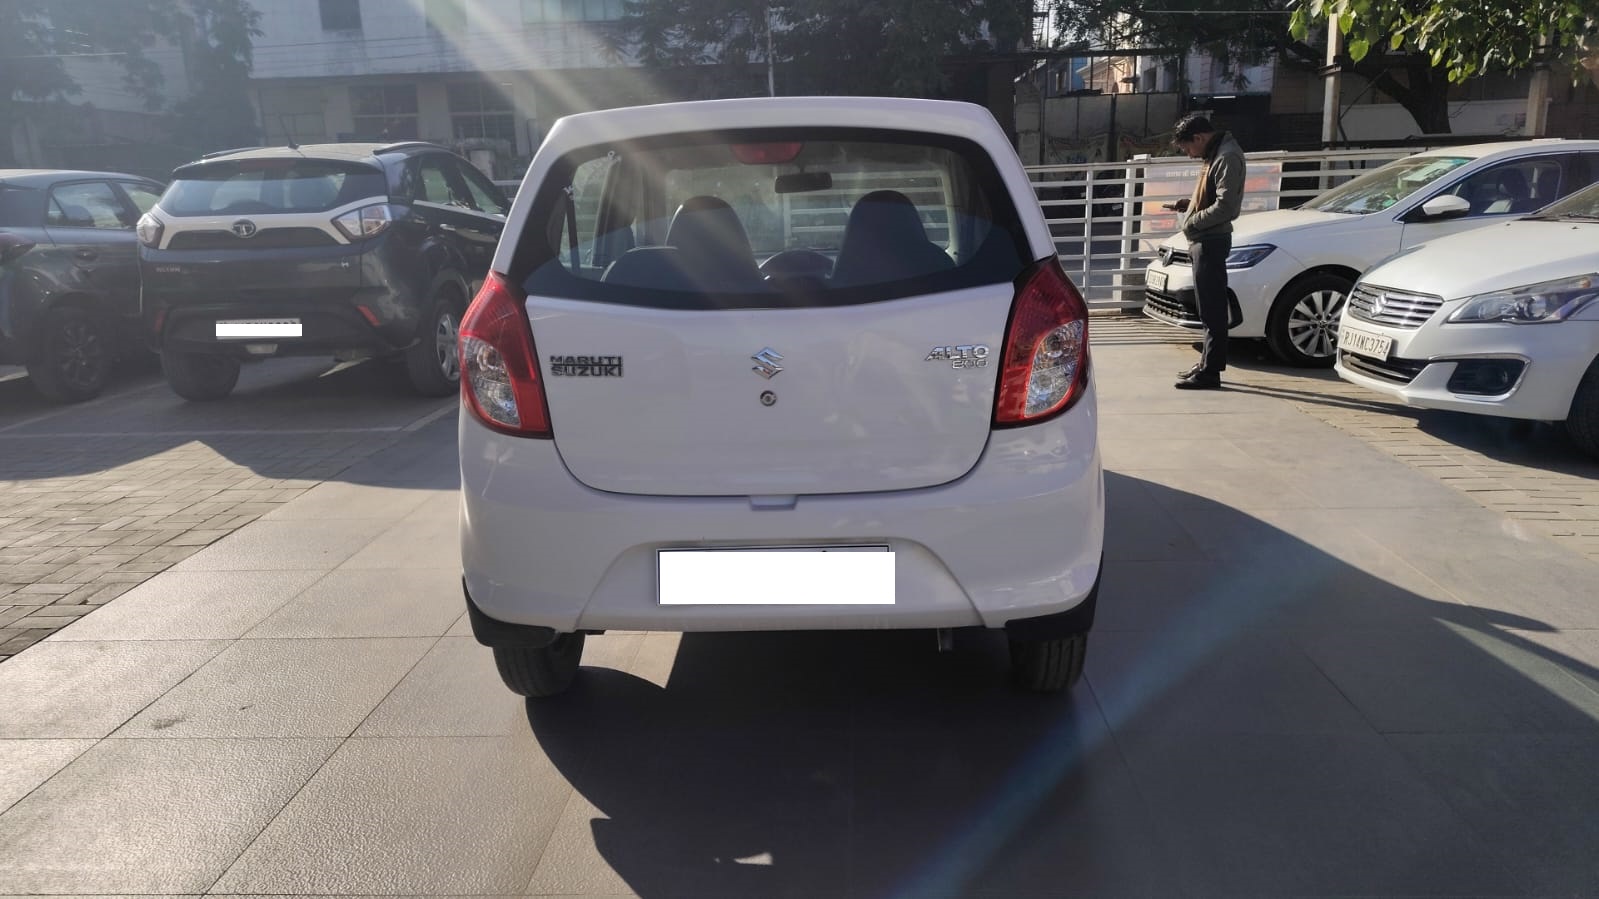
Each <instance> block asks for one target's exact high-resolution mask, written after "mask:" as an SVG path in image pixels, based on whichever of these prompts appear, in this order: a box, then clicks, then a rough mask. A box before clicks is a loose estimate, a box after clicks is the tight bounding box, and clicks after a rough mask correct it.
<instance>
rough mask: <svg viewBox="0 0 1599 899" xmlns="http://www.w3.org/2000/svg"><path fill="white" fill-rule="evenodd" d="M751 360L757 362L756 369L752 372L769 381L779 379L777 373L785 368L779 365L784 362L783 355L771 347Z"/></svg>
mask: <svg viewBox="0 0 1599 899" xmlns="http://www.w3.org/2000/svg"><path fill="white" fill-rule="evenodd" d="M750 358H751V359H754V360H755V367H754V368H752V369H750V371H753V372H755V373H756V374H758V375H760V376H761V377H763V378H765V379H766V380H768V381H770V380H772V379H773V378H775V377H777V373H778V372H780V371H782V370H783V366H781V365H778V364H777V363H779V362H781V361H782V360H783V354H782V353H779V352H778V351H777V350H774V349H772V348H771V347H767V348H766V349H764V350H761V351H760V352H759V353H756V354H755V355H753V356H751V357H750ZM785 383H786V382H785Z"/></svg>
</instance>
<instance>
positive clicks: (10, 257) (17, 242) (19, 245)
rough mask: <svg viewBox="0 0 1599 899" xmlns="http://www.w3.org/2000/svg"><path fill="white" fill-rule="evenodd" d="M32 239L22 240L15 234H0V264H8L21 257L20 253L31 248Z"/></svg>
mask: <svg viewBox="0 0 1599 899" xmlns="http://www.w3.org/2000/svg"><path fill="white" fill-rule="evenodd" d="M33 246H34V244H33V241H31V240H24V239H22V238H20V237H18V236H16V235H15V234H0V265H9V264H10V263H12V262H15V261H16V260H18V259H20V258H22V255H23V254H24V253H26V252H28V251H29V250H31V249H33Z"/></svg>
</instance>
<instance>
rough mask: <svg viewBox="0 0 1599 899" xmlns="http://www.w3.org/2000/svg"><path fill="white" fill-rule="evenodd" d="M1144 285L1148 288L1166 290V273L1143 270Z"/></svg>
mask: <svg viewBox="0 0 1599 899" xmlns="http://www.w3.org/2000/svg"><path fill="white" fill-rule="evenodd" d="M1144 286H1146V287H1148V288H1149V289H1150V290H1159V291H1162V292H1164V291H1165V290H1166V273H1165V272H1145V273H1144Z"/></svg>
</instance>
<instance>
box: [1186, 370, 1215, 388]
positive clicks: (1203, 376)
mask: <svg viewBox="0 0 1599 899" xmlns="http://www.w3.org/2000/svg"><path fill="white" fill-rule="evenodd" d="M1177 389H1178V390H1220V389H1221V375H1218V374H1216V373H1214V372H1203V371H1199V372H1194V373H1193V374H1191V375H1189V376H1188V377H1186V378H1183V379H1182V380H1180V381H1178V382H1177Z"/></svg>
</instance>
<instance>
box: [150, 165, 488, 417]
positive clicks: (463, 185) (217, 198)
mask: <svg viewBox="0 0 1599 899" xmlns="http://www.w3.org/2000/svg"><path fill="white" fill-rule="evenodd" d="M509 210H510V203H509V201H507V200H506V199H505V195H504V194H503V193H501V192H500V190H499V188H497V187H495V186H494V183H493V182H492V181H490V180H489V179H488V178H487V177H485V176H484V175H483V174H482V173H481V172H479V171H478V170H477V169H476V168H474V167H473V166H472V164H471V163H470V162H468V161H466V160H465V159H462V158H461V157H460V156H457V155H455V154H454V153H451V152H450V151H449V150H447V149H445V148H443V147H440V146H437V145H434V144H427V143H419V142H414V141H413V142H407V143H399V144H371V143H348V144H316V145H307V146H303V147H273V148H257V149H250V150H236V151H231V152H227V153H217V154H212V155H210V156H207V157H205V158H204V159H201V160H200V161H198V162H194V163H191V164H189V165H186V166H183V167H181V168H179V169H177V170H176V171H174V172H173V175H172V184H171V185H170V186H169V187H168V188H167V191H166V193H165V194H163V195H162V196H161V200H160V202H159V203H157V204H156V207H155V208H154V209H152V210H150V212H149V213H148V214H146V215H145V216H144V217H143V218H142V219H140V220H139V243H140V250H139V268H140V273H141V275H142V280H143V319H144V328H145V333H146V336H147V337H148V339H149V340H150V341H151V342H152V343H153V344H154V345H155V346H156V348H158V349H159V350H160V352H161V367H162V370H163V371H164V372H165V373H166V377H167V383H169V384H171V385H172V389H173V391H175V392H176V393H177V394H178V395H179V396H182V397H184V398H186V399H191V400H208V399H218V398H221V397H224V396H226V395H227V394H228V393H229V392H230V391H232V390H233V386H234V384H236V383H237V382H238V378H239V364H240V362H241V361H243V360H245V359H249V358H254V357H269V356H308V355H309V356H316V355H332V356H334V357H336V358H339V359H343V360H351V359H359V358H367V357H372V356H379V357H387V358H392V359H394V360H396V361H399V362H401V363H403V364H402V365H401V366H400V368H401V369H402V370H403V371H404V373H405V376H406V378H407V380H408V381H409V382H410V384H411V386H412V387H414V388H415V389H416V390H417V391H418V392H420V393H422V394H424V395H429V396H445V395H448V394H451V393H453V392H455V391H457V390H459V389H460V387H459V385H460V376H461V375H460V371H461V369H460V364H459V360H458V358H457V352H456V329H457V326H458V324H459V322H460V320H461V314H462V312H464V311H465V309H466V306H467V303H468V302H469V301H470V300H471V298H472V296H473V294H474V293H475V292H476V291H477V288H478V287H479V286H480V285H481V284H482V281H483V278H484V276H485V274H486V273H487V271H488V267H489V262H490V261H491V259H492V258H493V256H494V247H495V244H496V243H497V242H498V241H499V237H500V232H501V230H502V229H503V228H504V224H505V214H506V213H507V212H508V211H509Z"/></svg>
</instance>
